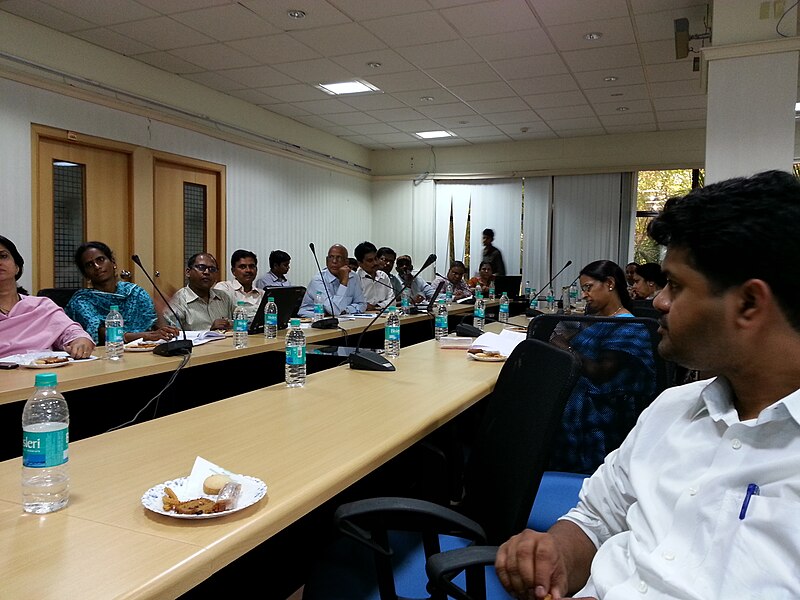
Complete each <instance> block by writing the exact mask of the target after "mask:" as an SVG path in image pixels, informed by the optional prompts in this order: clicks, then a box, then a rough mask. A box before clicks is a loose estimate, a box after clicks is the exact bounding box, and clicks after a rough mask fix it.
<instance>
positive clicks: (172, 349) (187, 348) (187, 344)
mask: <svg viewBox="0 0 800 600" xmlns="http://www.w3.org/2000/svg"><path fill="white" fill-rule="evenodd" d="M193 347H194V344H192V340H174V341H172V342H167V343H165V344H159V345H158V346H156V347H155V348H153V354H157V355H158V356H180V355H183V354H191V353H192V348H193Z"/></svg>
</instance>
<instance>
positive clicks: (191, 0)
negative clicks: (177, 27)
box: [136, 0, 231, 15]
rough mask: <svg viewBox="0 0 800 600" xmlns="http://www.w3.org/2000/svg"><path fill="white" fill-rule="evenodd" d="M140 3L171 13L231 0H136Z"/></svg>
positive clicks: (164, 12)
mask: <svg viewBox="0 0 800 600" xmlns="http://www.w3.org/2000/svg"><path fill="white" fill-rule="evenodd" d="M136 1H137V2H138V3H139V4H144V5H145V6H147V7H149V8H152V9H153V10H157V11H158V12H160V13H161V14H164V15H170V14H172V13H177V12H184V11H187V10H195V9H198V8H206V7H208V6H222V5H223V4H230V3H231V0H136Z"/></svg>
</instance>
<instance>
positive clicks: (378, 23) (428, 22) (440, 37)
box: [363, 11, 458, 48]
mask: <svg viewBox="0 0 800 600" xmlns="http://www.w3.org/2000/svg"><path fill="white" fill-rule="evenodd" d="M363 25H364V27H366V28H367V29H369V30H370V31H371V32H372V33H374V34H375V35H377V36H378V37H379V38H380V39H382V40H383V41H384V42H386V44H388V45H389V46H390V47H392V48H401V47H403V46H417V45H419V44H432V43H435V42H443V41H446V40H455V39H458V33H456V31H455V30H454V29H453V28H452V27H450V25H448V24H447V22H446V21H445V20H444V19H443V18H442V17H441V15H440V14H439V13H437V12H434V11H429V12H424V13H414V14H409V15H398V16H395V17H386V18H384V19H375V20H371V21H364V22H363Z"/></svg>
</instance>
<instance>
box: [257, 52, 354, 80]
mask: <svg viewBox="0 0 800 600" xmlns="http://www.w3.org/2000/svg"><path fill="white" fill-rule="evenodd" d="M273 68H274V69H275V70H276V71H280V72H281V73H284V74H286V75H288V76H289V77H291V78H292V79H296V80H297V81H304V82H306V83H310V84H312V85H314V84H317V83H336V82H340V81H349V80H351V79H353V74H352V73H350V72H349V71H348V70H347V69H345V68H344V67H341V66H340V65H337V64H336V63H335V62H333V61H332V60H328V59H327V58H312V59H311V60H299V61H297V62H288V63H281V64H279V65H275V66H274V67H273Z"/></svg>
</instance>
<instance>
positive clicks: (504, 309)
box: [499, 292, 508, 323]
mask: <svg viewBox="0 0 800 600" xmlns="http://www.w3.org/2000/svg"><path fill="white" fill-rule="evenodd" d="M499 319H500V322H501V323H508V296H507V295H506V293H505V292H503V295H502V296H501V297H500V314H499Z"/></svg>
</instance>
